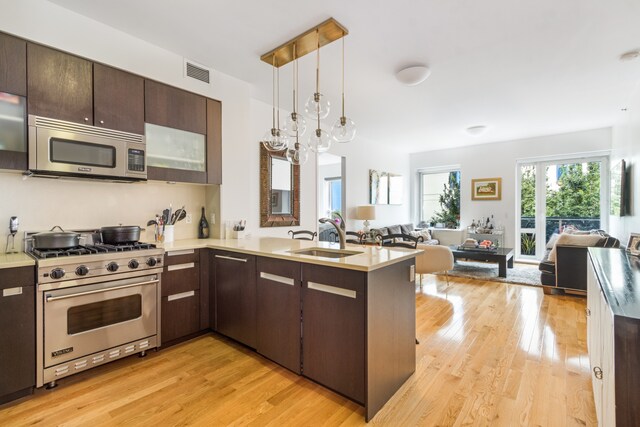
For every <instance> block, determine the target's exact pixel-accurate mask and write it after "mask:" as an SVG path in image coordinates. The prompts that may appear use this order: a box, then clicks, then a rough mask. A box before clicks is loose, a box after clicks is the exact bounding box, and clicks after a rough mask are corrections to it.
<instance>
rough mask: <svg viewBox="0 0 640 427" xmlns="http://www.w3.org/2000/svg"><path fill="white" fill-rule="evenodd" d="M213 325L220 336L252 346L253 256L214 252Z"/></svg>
mask: <svg viewBox="0 0 640 427" xmlns="http://www.w3.org/2000/svg"><path fill="white" fill-rule="evenodd" d="M214 261H215V278H216V279H215V280H216V283H215V288H216V298H215V299H216V324H217V330H218V332H220V333H221V334H223V335H226V336H228V337H230V338H233V339H234V340H236V341H239V342H241V343H243V344H245V345H247V346H249V347H252V348H255V347H256V257H255V256H252V255H245V254H241V253H235V252H215V254H214Z"/></svg>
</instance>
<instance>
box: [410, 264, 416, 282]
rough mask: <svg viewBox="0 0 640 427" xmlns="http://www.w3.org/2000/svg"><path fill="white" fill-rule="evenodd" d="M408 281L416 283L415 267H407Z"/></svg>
mask: <svg viewBox="0 0 640 427" xmlns="http://www.w3.org/2000/svg"><path fill="white" fill-rule="evenodd" d="M409 281H410V282H415V281H416V266H415V265H412V266H411V267H409Z"/></svg>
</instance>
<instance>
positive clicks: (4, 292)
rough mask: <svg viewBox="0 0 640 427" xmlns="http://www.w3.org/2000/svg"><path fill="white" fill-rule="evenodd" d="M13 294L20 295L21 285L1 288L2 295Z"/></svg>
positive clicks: (8, 295)
mask: <svg viewBox="0 0 640 427" xmlns="http://www.w3.org/2000/svg"><path fill="white" fill-rule="evenodd" d="M14 295H22V286H20V287H18V288H7V289H3V290H2V296H3V297H12V296H14Z"/></svg>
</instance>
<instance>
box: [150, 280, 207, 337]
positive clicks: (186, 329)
mask: <svg viewBox="0 0 640 427" xmlns="http://www.w3.org/2000/svg"><path fill="white" fill-rule="evenodd" d="M199 330H200V291H188V292H182V293H178V294H172V295H169V296H165V297H162V329H161V330H160V339H161V340H162V344H163V345H164V344H165V343H166V342H169V341H173V340H175V339H178V338H182V337H184V336H187V335H190V334H193V333H196V332H198V331H199Z"/></svg>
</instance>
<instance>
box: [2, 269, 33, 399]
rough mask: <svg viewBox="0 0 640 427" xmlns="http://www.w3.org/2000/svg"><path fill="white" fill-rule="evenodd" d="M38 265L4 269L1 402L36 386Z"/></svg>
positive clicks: (28, 391) (18, 395)
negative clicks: (14, 292)
mask: <svg viewBox="0 0 640 427" xmlns="http://www.w3.org/2000/svg"><path fill="white" fill-rule="evenodd" d="M34 279H35V272H34V267H20V268H8V269H0V289H9V288H19V287H21V288H22V289H21V294H19V295H11V296H9V295H7V296H3V294H2V292H1V291H0V343H2V344H1V345H0V404H1V403H4V402H8V401H9V400H12V399H14V398H18V397H20V396H22V395H25V394H29V393H30V392H31V390H32V389H33V387H34V386H35V383H36V379H35V363H36V361H35V357H36V349H35V343H36V342H35V333H36V331H35V295H34V292H35V287H34V286H33V284H34Z"/></svg>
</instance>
